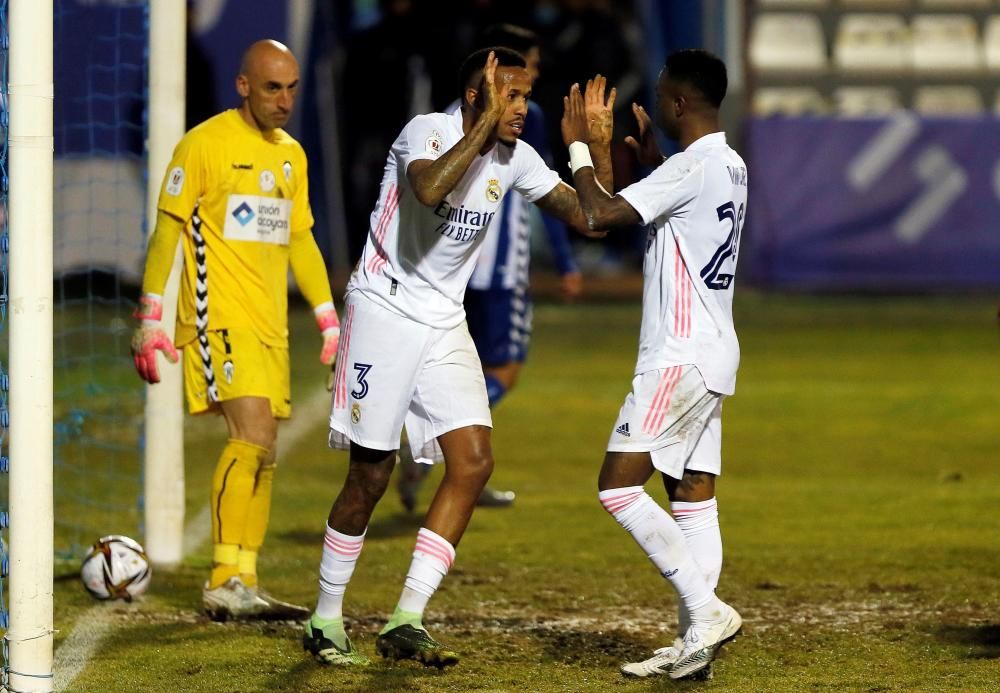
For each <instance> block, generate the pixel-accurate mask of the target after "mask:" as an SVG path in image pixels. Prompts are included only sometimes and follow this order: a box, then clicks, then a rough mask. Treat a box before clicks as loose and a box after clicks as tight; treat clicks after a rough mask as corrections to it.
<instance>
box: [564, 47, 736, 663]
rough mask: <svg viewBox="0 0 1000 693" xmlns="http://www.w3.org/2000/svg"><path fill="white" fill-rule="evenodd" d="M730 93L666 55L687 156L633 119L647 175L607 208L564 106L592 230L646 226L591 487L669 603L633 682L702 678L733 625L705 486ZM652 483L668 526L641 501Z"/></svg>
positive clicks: (668, 119) (663, 76)
mask: <svg viewBox="0 0 1000 693" xmlns="http://www.w3.org/2000/svg"><path fill="white" fill-rule="evenodd" d="M726 85H727V79H726V67H725V64H724V63H723V62H722V61H721V60H720V59H719V58H717V57H715V56H714V55H711V54H710V53H707V52H705V51H701V50H685V51H679V52H677V53H674V54H672V55H670V57H668V58H667V61H666V66H665V67H664V68H663V70H662V71H661V72H660V76H659V79H658V80H657V89H656V95H657V103H656V116H657V119H658V121H659V125H660V126H661V127H662V129H663V130H664V132H665V133H666V134H667V136H668V137H670V138H671V139H674V140H677V141H678V143H679V145H680V148H681V149H682V150H683V151H681V152H680V153H678V154H675V155H674V156H672V157H670V158H669V159H664V157H663V155H662V154H661V153H660V151H659V148H658V147H657V145H656V142H655V140H654V136H653V132H652V123H651V119H650V118H649V116H648V115H647V114H646V112H645V110H643V109H642V107H640V106H637V105H633V107H632V108H633V112H634V113H635V116H636V119H637V120H638V122H639V140H636V139H635V138H628V139H627V140H626V142H627V143H628V144H630V145H631V146H632V148H633V149H634V150H635V151H636V152H637V153H638V154H639V158H640V160H641V161H642V163H644V164H646V165H649V166H656V169H655V170H654V171H653V172H652V173H651V174H650V175H649V176H647V177H646V178H643V179H642V180H640V181H638V182H637V183H634V184H633V185H630V186H628V187H627V188H625V189H623V190H622V191H620V192H619V193H618V194H617V195H615V196H612V195H610V194H609V193H608V192H607V191H606V190H605V189H604V188H602V186H601V185H600V184H599V183H598V181H597V179H596V178H595V175H594V168H593V165H592V163H591V161H590V152H589V147H588V144H587V143H590V144H591V145H592V144H593V142H592V141H591V134H590V133H591V130H592V129H593V128H592V126H591V125H590V123H589V122H588V119H589V116H588V113H587V107H586V103H585V101H584V98H583V96H582V95H581V94H580V90H579V88H578V87H576V86H574V88H573V89H572V90H571V91H570V94H569V96H567V97H566V98H565V114H564V116H563V121H562V130H563V138H564V139H565V141H566V144H567V145H568V146H569V148H570V160H571V167H572V168H573V180H574V183H575V185H576V187H577V190H578V193H579V199H580V204H581V205H582V206H583V208H584V211H585V213H586V215H587V220H588V223H590V224H591V226H592V228H602V229H605V228H608V229H610V228H615V227H619V226H628V225H632V224H638V223H642V224H645V225H646V227H647V234H648V237H647V242H646V256H645V260H644V265H643V275H644V290H643V298H642V327H641V330H640V334H639V357H638V360H637V363H636V367H635V375H634V378H633V379H632V391H631V392H630V393H629V394H628V396H627V397H626V398H625V403H624V404H623V405H622V408H621V411H620V412H619V414H618V420H617V421H616V422H615V426H614V429H613V431H612V433H611V439H610V440H609V441H608V447H607V453H606V455H605V458H604V465H603V467H602V468H601V474H600V479H599V482H598V486H599V488H600V500H601V504H602V505H603V506H604V508H605V509H606V510H607V511H608V512H609V513H611V515H612V516H614V518H615V519H616V520H617V521H618V522H619V523H620V524H621V525H622V527H624V528H625V529H626V530H627V531H628V532H629V533H630V534H631V535H632V537H633V538H634V539H635V540H636V542H638V543H639V545H640V546H641V547H642V550H643V551H644V552H645V553H646V555H647V556H648V557H649V559H650V560H651V561H652V562H653V564H654V565H655V566H656V568H657V570H658V571H659V572H660V573H661V574H662V575H663V576H664V577H665V578H667V579H668V580H669V581H670V583H671V584H672V585H673V587H674V589H676V590H677V594H678V598H679V599H678V602H679V619H678V621H679V628H678V630H679V633H678V638H677V639H676V640H675V641H674V643H673V644H671V645H670V646H668V647H664V648H661V649H659V650H657V651H656V652H655V653H654V655H653V657H651V658H650V659H647V660H645V661H642V662H636V663H631V664H626V665H625V666H623V667H622V673H624V674H626V675H631V676H643V677H644V676H653V675H659V674H669V676H670V678H674V679H679V678H687V677H691V676H696V675H699V673H701V672H704V670H706V669H707V668H708V667H709V665H710V664H711V662H712V660H713V659H714V658H715V655H716V653H717V652H718V650H719V648H720V647H721V646H722V645H723V644H724V643H725V642H727V641H728V640H731V639H732V638H733V637H735V636H736V634H737V633H738V632H739V630H740V627H741V625H742V621H741V619H740V615H739V614H738V613H737V612H736V610H735V609H733V608H732V607H731V606H729V605H728V604H726V603H725V602H723V601H721V600H720V599H719V598H718V597H717V596H716V595H715V587H716V585H717V583H718V580H719V572H720V571H721V569H722V538H721V535H720V532H719V521H718V510H717V505H716V500H715V478H716V477H717V476H718V475H719V473H720V472H721V467H722V459H721V439H722V400H723V399H724V398H725V397H726V396H727V395H731V394H733V392H734V389H735V384H736V370H737V367H738V366H739V354H740V352H739V343H738V341H737V339H736V331H735V329H734V327H733V316H732V305H733V277H734V272H735V269H736V259H737V254H738V252H739V243H740V231H741V230H742V228H743V222H744V220H745V217H746V207H747V170H746V164H744V162H743V160H742V159H741V158H740V156H739V155H738V154H737V153H736V152H735V151H733V150H732V149H731V148H730V147H729V145H728V144H727V143H726V135H725V133H724V132H722V129H721V126H720V124H719V106H720V104H721V103H722V99H723V97H724V96H725V94H726ZM656 471H659V472H660V473H661V474H662V476H663V481H664V484H665V486H666V488H667V493H668V495H669V496H670V499H671V512H672V514H673V517H671V515H670V514H668V513H667V512H666V511H665V510H663V508H661V507H660V506H659V505H658V504H657V503H656V502H655V501H654V500H653V499H652V498H651V497H650V496H649V495H647V494H646V492H645V491H644V490H643V486H644V485H645V483H646V482H647V481H648V480H649V479H650V477H652V476H653V474H654V472H656Z"/></svg>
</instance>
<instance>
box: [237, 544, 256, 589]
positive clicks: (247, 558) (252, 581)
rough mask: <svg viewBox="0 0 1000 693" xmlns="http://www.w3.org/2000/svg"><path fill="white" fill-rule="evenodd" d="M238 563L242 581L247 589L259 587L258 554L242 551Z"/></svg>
mask: <svg viewBox="0 0 1000 693" xmlns="http://www.w3.org/2000/svg"><path fill="white" fill-rule="evenodd" d="M237 563H238V564H239V567H240V580H242V581H243V584H244V585H246V586H247V587H256V586H257V552H256V551H247V550H246V549H240V553H239V558H238V559H237Z"/></svg>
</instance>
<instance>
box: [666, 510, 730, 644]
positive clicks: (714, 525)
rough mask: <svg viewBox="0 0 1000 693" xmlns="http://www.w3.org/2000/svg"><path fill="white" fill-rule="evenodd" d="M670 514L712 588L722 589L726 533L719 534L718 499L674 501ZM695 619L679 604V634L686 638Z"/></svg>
mask: <svg viewBox="0 0 1000 693" xmlns="http://www.w3.org/2000/svg"><path fill="white" fill-rule="evenodd" d="M670 512H671V514H672V515H673V516H674V520H675V521H676V522H677V526H678V527H680V528H681V532H683V533H684V539H685V540H686V541H687V545H688V550H689V551H690V552H691V557H692V558H693V559H694V562H695V563H697V564H698V567H699V568H701V572H702V574H703V575H704V576H705V580H706V581H707V582H708V586H709V587H711V588H712V589H713V590H714V589H715V588H716V587H717V586H718V585H719V574H720V573H721V572H722V533H721V532H720V530H719V506H718V504H717V503H716V500H715V499H714V498H710V499H709V500H707V501H698V502H694V503H686V502H683V501H674V502H673V503H671V504H670ZM689 625H691V619H690V617H689V616H688V613H687V610H686V609H685V608H684V605H683V604H682V603H678V604H677V632H678V634H679V635H680V636H681V637H683V636H684V633H685V632H686V631H687V628H688V626H689Z"/></svg>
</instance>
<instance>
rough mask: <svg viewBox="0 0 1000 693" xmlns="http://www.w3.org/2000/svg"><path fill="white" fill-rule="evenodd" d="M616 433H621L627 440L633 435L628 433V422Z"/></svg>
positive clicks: (617, 429) (616, 430)
mask: <svg viewBox="0 0 1000 693" xmlns="http://www.w3.org/2000/svg"><path fill="white" fill-rule="evenodd" d="M615 433H620V434H622V435H623V436H625V437H626V438H631V437H632V435H631V434H630V433H629V432H628V422H627V421H626V422H625V423H623V424H622V425H621V426H619V427H618V428H616V429H615Z"/></svg>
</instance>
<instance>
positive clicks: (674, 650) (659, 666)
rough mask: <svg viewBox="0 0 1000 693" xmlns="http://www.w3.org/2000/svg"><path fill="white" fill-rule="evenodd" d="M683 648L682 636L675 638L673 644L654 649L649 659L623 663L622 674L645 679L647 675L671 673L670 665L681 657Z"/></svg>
mask: <svg viewBox="0 0 1000 693" xmlns="http://www.w3.org/2000/svg"><path fill="white" fill-rule="evenodd" d="M683 650H684V641H683V640H682V639H681V638H675V639H674V642H673V644H671V645H668V646H667V647H661V648H660V649H658V650H654V651H653V656H652V657H650V658H649V659H644V660H642V661H641V662H629V663H628V664H623V665H622V667H621V672H622V675H623V676H635V677H638V678H643V679H644V678H646V677H647V676H662V675H664V674H669V673H670V667H672V666H673V665H674V662H676V661H677V660H678V659H680V656H681V652H682V651H683Z"/></svg>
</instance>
